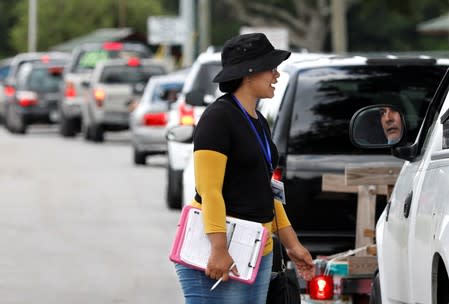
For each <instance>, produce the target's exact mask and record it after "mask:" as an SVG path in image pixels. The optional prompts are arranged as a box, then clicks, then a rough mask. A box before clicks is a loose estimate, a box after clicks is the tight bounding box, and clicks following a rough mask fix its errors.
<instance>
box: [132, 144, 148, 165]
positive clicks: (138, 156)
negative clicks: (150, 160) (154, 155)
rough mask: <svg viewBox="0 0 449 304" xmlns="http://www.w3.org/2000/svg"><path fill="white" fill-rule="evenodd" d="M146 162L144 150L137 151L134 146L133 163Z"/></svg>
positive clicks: (140, 163)
mask: <svg viewBox="0 0 449 304" xmlns="http://www.w3.org/2000/svg"><path fill="white" fill-rule="evenodd" d="M146 163H147V156H146V154H145V153H144V152H141V151H138V150H137V149H136V148H134V164H136V165H145V164H146Z"/></svg>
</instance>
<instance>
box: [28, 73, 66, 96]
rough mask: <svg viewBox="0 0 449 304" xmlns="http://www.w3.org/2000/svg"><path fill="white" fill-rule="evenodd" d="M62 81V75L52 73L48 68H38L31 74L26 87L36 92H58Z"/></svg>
mask: <svg viewBox="0 0 449 304" xmlns="http://www.w3.org/2000/svg"><path fill="white" fill-rule="evenodd" d="M61 80H62V74H61V73H51V72H50V70H49V69H48V68H46V67H44V68H36V69H33V70H32V71H31V72H30V75H29V77H28V80H27V82H26V87H27V89H29V90H31V91H36V92H57V91H58V90H59V84H60V82H61Z"/></svg>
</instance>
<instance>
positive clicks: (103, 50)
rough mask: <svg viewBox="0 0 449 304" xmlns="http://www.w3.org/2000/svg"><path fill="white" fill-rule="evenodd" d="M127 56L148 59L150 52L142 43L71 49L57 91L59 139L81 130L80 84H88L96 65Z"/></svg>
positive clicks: (81, 97) (108, 44)
mask: <svg viewBox="0 0 449 304" xmlns="http://www.w3.org/2000/svg"><path fill="white" fill-rule="evenodd" d="M129 57H139V58H150V57H151V52H150V51H149V49H148V48H147V47H145V46H144V45H142V44H139V43H130V42H104V43H85V44H81V45H79V46H77V47H76V48H75V49H74V50H73V52H72V54H71V57H70V61H69V63H68V67H67V68H66V69H65V72H64V82H63V84H62V86H61V92H60V94H61V99H60V102H59V111H60V113H59V114H60V124H59V132H60V134H61V135H62V136H64V137H73V136H75V135H76V134H77V133H78V132H79V131H80V130H81V105H82V104H83V103H84V101H85V100H84V99H85V95H86V92H85V90H86V88H85V87H83V86H82V85H81V84H82V82H86V81H89V79H90V78H91V74H92V71H93V69H94V68H95V66H96V64H97V63H99V62H102V61H105V60H109V59H117V58H122V59H126V58H129Z"/></svg>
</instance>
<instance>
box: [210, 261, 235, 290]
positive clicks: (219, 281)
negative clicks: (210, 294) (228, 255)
mask: <svg viewBox="0 0 449 304" xmlns="http://www.w3.org/2000/svg"><path fill="white" fill-rule="evenodd" d="M234 266H235V262H234V263H232V265H231V267H229V270H228V271H231V269H232V268H233V267H234ZM221 281H223V277H221V278H220V279H218V281H217V282H215V284H214V285H212V287H211V288H210V291H212V290H214V289H215V288H216V287H217V286H218V284H220V283H221Z"/></svg>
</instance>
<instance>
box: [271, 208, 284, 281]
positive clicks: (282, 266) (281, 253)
mask: <svg viewBox="0 0 449 304" xmlns="http://www.w3.org/2000/svg"><path fill="white" fill-rule="evenodd" d="M274 204H276V203H275V202H274V200H273V211H274V220H275V221H276V228H277V231H276V232H275V234H276V235H277V237H278V243H279V254H280V255H281V270H282V272H285V271H286V270H287V267H285V260H284V253H283V250H282V249H283V246H282V243H281V235H280V234H279V226H278V217H277V215H276V206H275V205H274Z"/></svg>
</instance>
